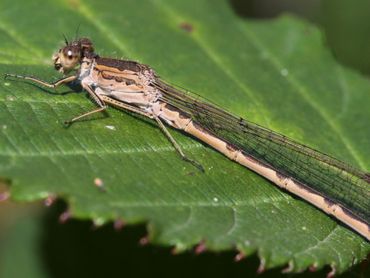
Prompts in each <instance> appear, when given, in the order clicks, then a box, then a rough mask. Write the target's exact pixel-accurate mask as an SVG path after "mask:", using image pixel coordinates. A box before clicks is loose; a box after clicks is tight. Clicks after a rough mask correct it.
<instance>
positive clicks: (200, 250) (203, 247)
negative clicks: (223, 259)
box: [194, 240, 207, 255]
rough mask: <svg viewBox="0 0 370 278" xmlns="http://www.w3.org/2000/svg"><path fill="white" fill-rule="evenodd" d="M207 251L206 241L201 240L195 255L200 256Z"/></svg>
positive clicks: (196, 247)
mask: <svg viewBox="0 0 370 278" xmlns="http://www.w3.org/2000/svg"><path fill="white" fill-rule="evenodd" d="M206 250H207V247H206V244H205V242H204V240H201V241H200V242H199V244H198V245H197V246H195V249H194V253H195V254H196V255H200V254H202V253H204V252H205V251H206Z"/></svg>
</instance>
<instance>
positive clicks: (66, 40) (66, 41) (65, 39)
mask: <svg viewBox="0 0 370 278" xmlns="http://www.w3.org/2000/svg"><path fill="white" fill-rule="evenodd" d="M62 35H63V38H64V42H65V43H66V45H68V44H69V42H68V39H67V37H66V35H64V34H62Z"/></svg>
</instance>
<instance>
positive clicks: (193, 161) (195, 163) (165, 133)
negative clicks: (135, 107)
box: [154, 117, 204, 172]
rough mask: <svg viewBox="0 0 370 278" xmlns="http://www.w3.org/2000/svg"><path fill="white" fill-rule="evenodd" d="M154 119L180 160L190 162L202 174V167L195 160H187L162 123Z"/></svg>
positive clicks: (156, 118)
mask: <svg viewBox="0 0 370 278" xmlns="http://www.w3.org/2000/svg"><path fill="white" fill-rule="evenodd" d="M154 119H155V120H156V121H157V124H158V126H159V128H160V129H161V130H162V132H163V133H164V135H166V137H167V138H168V140H170V142H171V143H172V145H173V146H174V148H175V149H176V151H177V152H178V153H179V154H180V156H181V158H182V159H183V160H185V161H187V162H190V163H191V164H193V165H194V166H195V167H197V168H198V169H199V170H200V171H201V172H204V168H203V166H202V165H201V164H200V163H199V162H197V161H195V160H192V159H190V158H188V157H187V156H186V155H185V154H184V152H183V151H182V149H181V147H180V145H179V144H178V143H177V142H176V140H175V139H174V138H173V137H172V135H171V134H170V133H169V131H168V130H167V128H166V126H165V125H164V124H163V123H162V121H161V120H160V119H159V118H158V117H154Z"/></svg>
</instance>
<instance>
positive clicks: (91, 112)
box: [64, 84, 107, 126]
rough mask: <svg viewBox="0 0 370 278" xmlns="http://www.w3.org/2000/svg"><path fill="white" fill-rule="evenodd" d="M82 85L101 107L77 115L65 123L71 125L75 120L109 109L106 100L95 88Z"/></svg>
mask: <svg viewBox="0 0 370 278" xmlns="http://www.w3.org/2000/svg"><path fill="white" fill-rule="evenodd" d="M82 87H83V88H84V89H85V90H86V91H87V92H88V93H89V95H90V96H91V97H92V99H93V100H94V101H95V103H96V104H97V105H98V106H99V108H97V109H94V110H92V111H88V112H86V113H83V114H81V115H79V116H77V117H74V118H72V119H71V120H69V121H64V124H65V125H67V126H70V125H71V124H72V123H74V122H75V121H78V120H80V119H82V118H84V117H86V116H89V115H92V114H94V113H98V112H102V111H104V110H105V109H107V106H106V105H105V103H104V101H103V100H102V99H101V98H100V97H99V96H98V95H97V94H96V93H95V92H94V90H93V89H92V88H91V87H90V86H89V85H86V84H83V85H82Z"/></svg>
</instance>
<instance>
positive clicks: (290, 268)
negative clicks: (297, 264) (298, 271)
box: [281, 261, 294, 273]
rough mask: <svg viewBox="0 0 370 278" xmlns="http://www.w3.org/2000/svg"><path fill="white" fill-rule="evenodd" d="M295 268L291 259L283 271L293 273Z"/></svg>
mask: <svg viewBox="0 0 370 278" xmlns="http://www.w3.org/2000/svg"><path fill="white" fill-rule="evenodd" d="M293 270H294V263H293V261H289V263H288V265H287V267H285V268H283V269H282V270H281V273H291V272H292V271H293Z"/></svg>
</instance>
